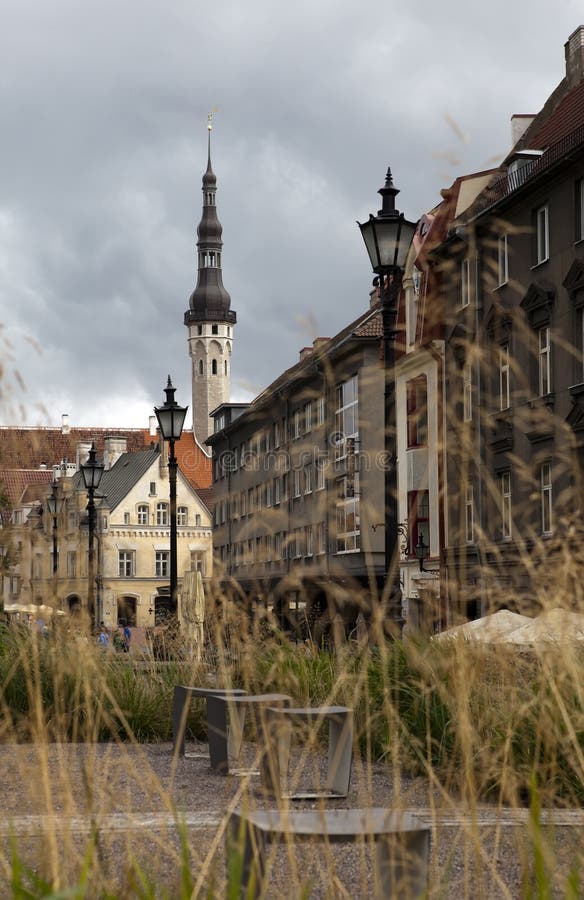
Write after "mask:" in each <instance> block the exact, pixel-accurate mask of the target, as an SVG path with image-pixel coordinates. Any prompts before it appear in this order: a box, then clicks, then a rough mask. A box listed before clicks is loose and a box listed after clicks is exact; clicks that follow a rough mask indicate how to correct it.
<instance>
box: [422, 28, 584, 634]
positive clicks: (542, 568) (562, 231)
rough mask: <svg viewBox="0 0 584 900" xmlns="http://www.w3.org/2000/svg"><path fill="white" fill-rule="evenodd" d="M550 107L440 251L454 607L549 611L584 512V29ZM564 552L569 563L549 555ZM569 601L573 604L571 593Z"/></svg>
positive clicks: (572, 44)
mask: <svg viewBox="0 0 584 900" xmlns="http://www.w3.org/2000/svg"><path fill="white" fill-rule="evenodd" d="M565 60H566V73H565V77H564V78H563V79H562V81H561V82H560V84H559V85H558V87H557V88H556V90H555V91H554V92H553V93H552V94H551V96H550V97H549V98H548V100H547V101H546V103H545V105H544V107H543V109H542V110H541V112H540V113H538V114H537V115H531V116H526V115H521V116H516V117H514V118H513V130H514V146H513V149H512V151H511V153H510V154H509V155H508V156H507V158H506V159H505V161H504V163H503V165H502V166H501V167H500V168H499V169H498V170H497V171H496V172H495V173H494V174H492V175H491V177H490V178H489V184H488V186H487V187H486V188H485V189H484V190H483V191H482V192H481V193H480V194H479V196H478V197H477V198H476V200H475V201H474V203H472V204H471V206H470V207H469V208H468V209H467V210H466V211H464V212H463V213H462V214H460V215H458V216H457V217H456V218H455V219H454V221H453V222H452V223H451V226H450V228H449V231H448V234H447V236H446V238H445V240H444V241H443V243H442V244H441V246H440V247H439V248H437V250H436V251H435V253H434V262H435V265H436V266H437V267H438V268H439V270H440V271H441V277H442V285H443V298H444V317H445V326H446V332H445V337H446V385H447V392H446V393H447V405H446V407H447V428H446V440H447V471H446V481H447V486H448V508H447V520H448V528H447V535H446V544H445V551H444V563H445V567H446V578H447V585H448V592H449V596H450V598H451V603H452V608H453V611H454V612H455V613H457V614H458V615H459V616H460V617H461V618H474V617H476V616H478V615H481V614H484V613H485V612H488V611H491V610H492V609H493V608H497V607H499V606H510V607H511V608H513V606H516V607H518V608H520V609H521V608H528V607H529V611H531V612H534V611H537V608H538V606H540V605H541V604H543V603H544V602H549V600H550V597H551V596H552V595H553V596H555V597H556V598H560V597H561V596H562V590H563V589H564V588H565V594H564V596H567V597H569V598H570V601H571V602H572V601H573V602H576V601H578V600H582V599H584V598H582V597H581V596H580V594H581V587H580V580H578V584H576V585H574V584H571V583H570V584H568V583H567V581H566V579H568V578H569V577H570V576H569V572H570V566H567V565H558V563H557V560H558V558H559V556H560V554H564V555H565V554H566V553H567V555H568V557H570V558H571V559H574V558H577V559H579V558H580V557H579V555H578V554H580V553H581V550H580V549H579V547H580V546H581V545H580V543H579V541H577V540H576V539H575V537H574V536H575V535H578V533H579V530H580V528H581V524H580V523H581V514H582V508H583V505H584V493H583V484H584V481H583V478H582V473H583V471H584V469H583V462H582V461H583V459H584V450H583V448H584V439H583V434H584V370H583V368H582V365H583V364H582V360H583V354H584V337H583V335H584V314H583V310H584V77H583V75H584V27H582V26H580V27H579V28H578V29H576V31H575V32H574V33H573V34H572V35H571V36H570V38H569V40H568V42H567V43H566V45H565ZM550 560H555V562H553V564H552V563H550ZM558 602H560V600H559V599H558Z"/></svg>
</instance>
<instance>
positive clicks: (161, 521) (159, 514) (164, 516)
mask: <svg viewBox="0 0 584 900" xmlns="http://www.w3.org/2000/svg"><path fill="white" fill-rule="evenodd" d="M156 524H157V525H168V503H157V504H156Z"/></svg>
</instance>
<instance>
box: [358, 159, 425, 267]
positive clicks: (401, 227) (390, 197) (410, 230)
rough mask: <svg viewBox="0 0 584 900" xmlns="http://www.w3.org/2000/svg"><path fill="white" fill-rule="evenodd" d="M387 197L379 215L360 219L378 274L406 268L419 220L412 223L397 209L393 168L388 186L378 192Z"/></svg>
mask: <svg viewBox="0 0 584 900" xmlns="http://www.w3.org/2000/svg"><path fill="white" fill-rule="evenodd" d="M378 193H379V194H381V196H382V198H383V203H382V205H381V209H380V210H379V211H378V213H377V215H376V216H374V215H373V214H370V216H369V219H368V221H367V222H363V223H361V222H358V223H357V224H358V225H359V228H360V229H361V235H362V236H363V240H364V241H365V247H366V248H367V253H368V254H369V259H370V260H371V268H372V269H373V271H374V272H377V274H378V275H389V274H391V272H392V271H393V270H394V269H400V270H401V271H403V269H404V268H405V264H406V260H407V256H408V252H409V249H410V245H411V243H412V240H413V238H414V234H415V231H416V228H417V225H418V223H417V222H409V221H408V220H407V219H406V218H405V216H404V214H403V213H400V212H399V211H398V210H397V209H396V208H395V198H396V195H397V194H399V188H396V187H394V185H393V179H392V177H391V169H388V170H387V175H386V176H385V185H384V186H383V187H382V188H379V191H378Z"/></svg>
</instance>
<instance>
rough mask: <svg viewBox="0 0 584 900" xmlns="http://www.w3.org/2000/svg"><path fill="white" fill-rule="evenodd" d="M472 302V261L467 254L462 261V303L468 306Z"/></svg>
mask: <svg viewBox="0 0 584 900" xmlns="http://www.w3.org/2000/svg"><path fill="white" fill-rule="evenodd" d="M469 303H470V262H469V259H468V256H465V257H464V259H463V260H461V263H460V305H461V306H468V305H469Z"/></svg>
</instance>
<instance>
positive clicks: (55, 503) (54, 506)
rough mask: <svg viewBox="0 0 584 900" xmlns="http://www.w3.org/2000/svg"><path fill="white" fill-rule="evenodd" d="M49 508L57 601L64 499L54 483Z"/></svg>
mask: <svg viewBox="0 0 584 900" xmlns="http://www.w3.org/2000/svg"><path fill="white" fill-rule="evenodd" d="M47 507H48V510H49V512H50V514H51V515H52V517H53V594H54V596H55V599H57V578H58V574H59V556H58V544H57V525H58V522H57V520H58V516H59V514H60V512H61V509H62V508H63V498H62V497H59V495H58V493H57V482H56V481H53V485H52V488H51V493H50V494H49V496H48V497H47Z"/></svg>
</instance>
